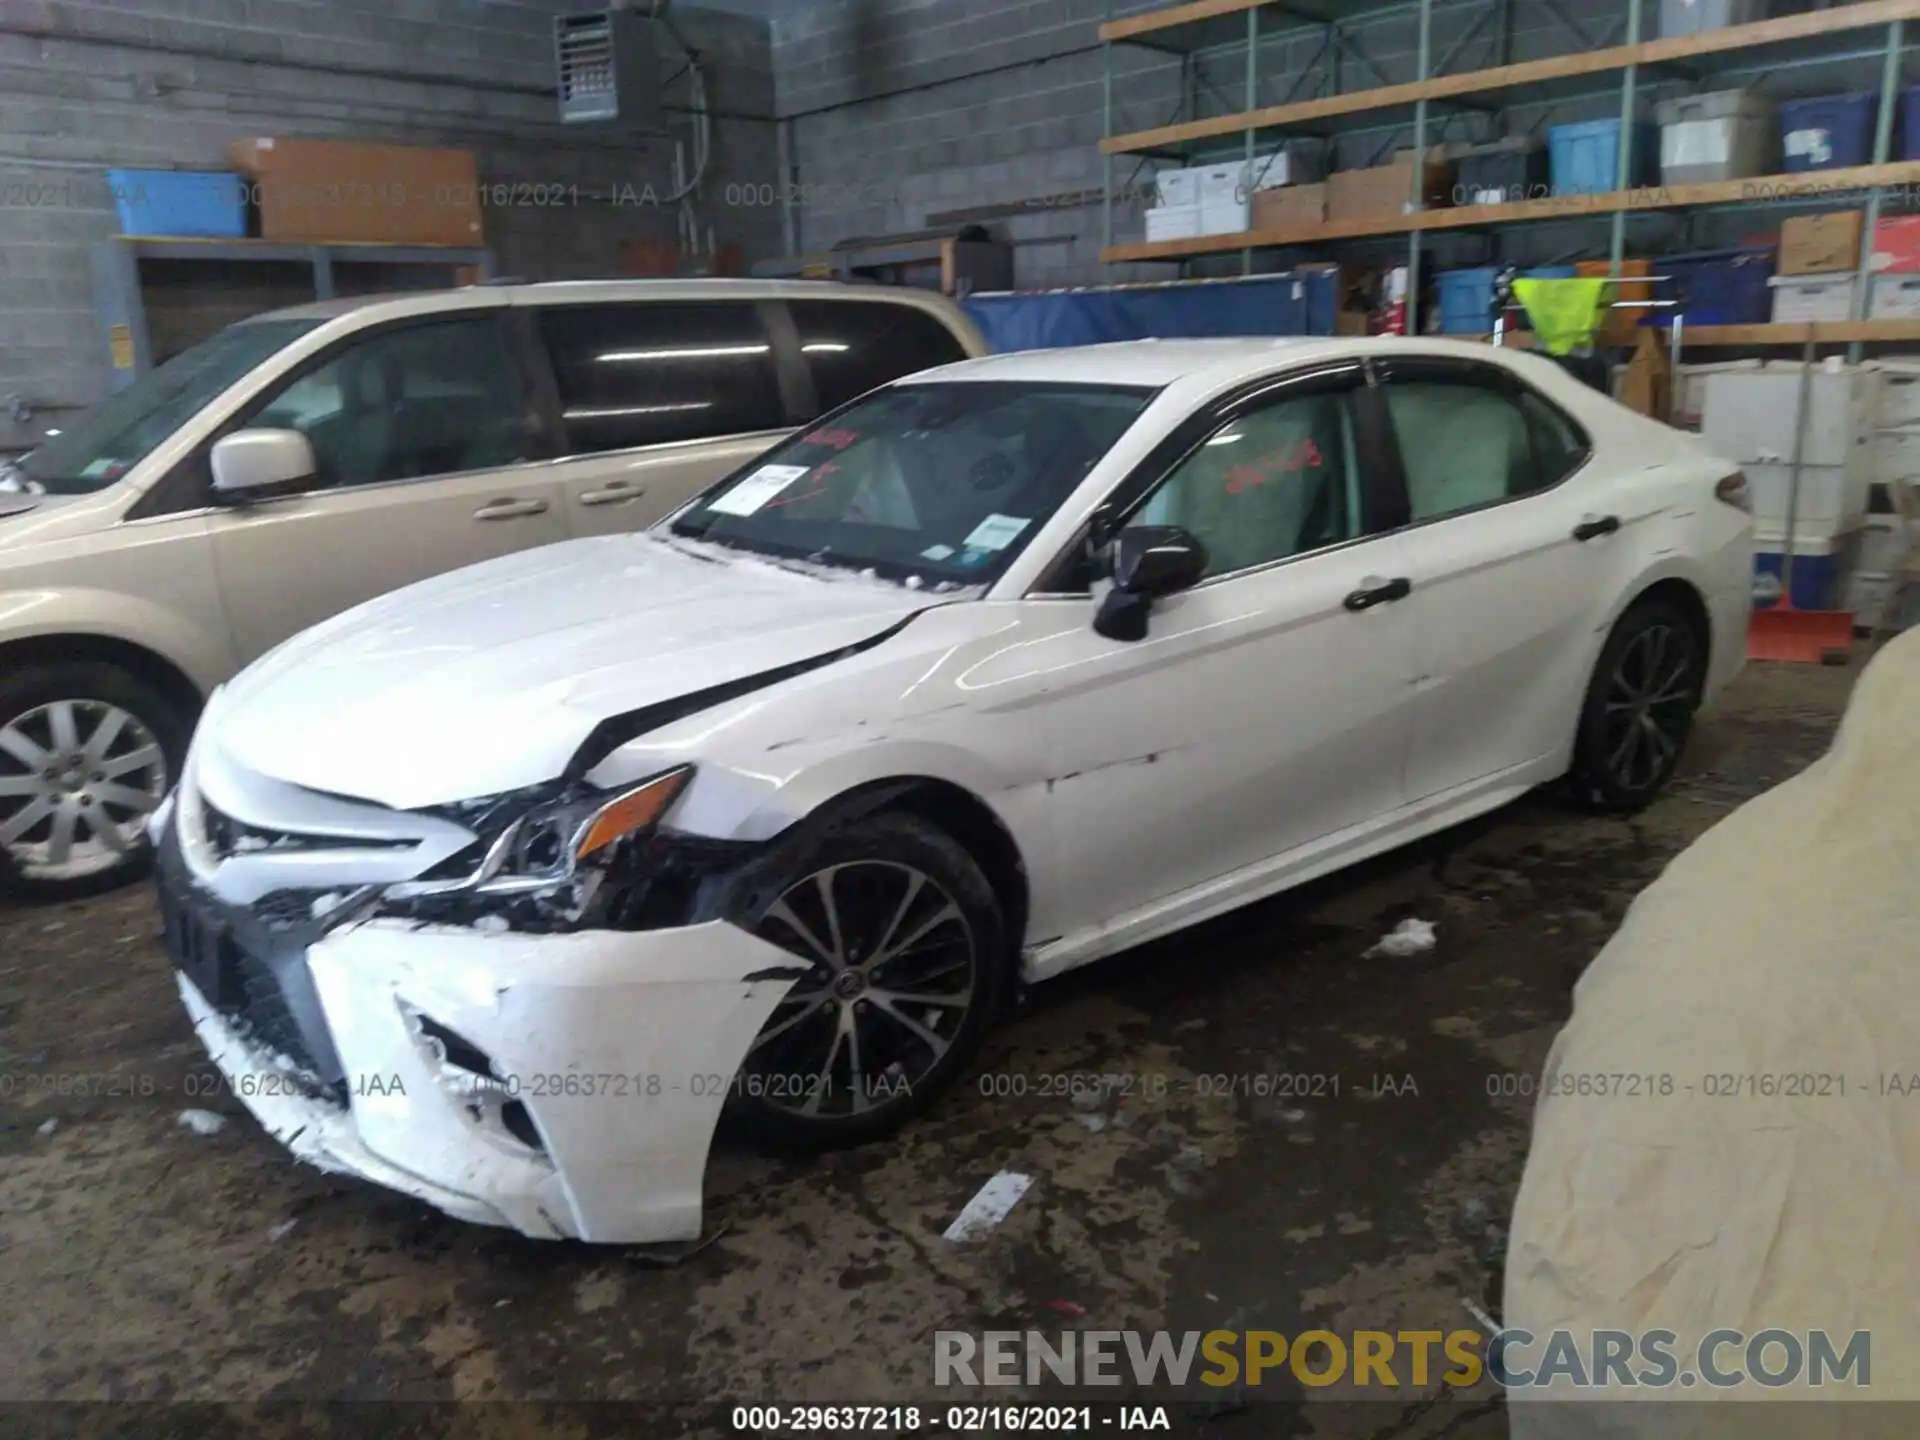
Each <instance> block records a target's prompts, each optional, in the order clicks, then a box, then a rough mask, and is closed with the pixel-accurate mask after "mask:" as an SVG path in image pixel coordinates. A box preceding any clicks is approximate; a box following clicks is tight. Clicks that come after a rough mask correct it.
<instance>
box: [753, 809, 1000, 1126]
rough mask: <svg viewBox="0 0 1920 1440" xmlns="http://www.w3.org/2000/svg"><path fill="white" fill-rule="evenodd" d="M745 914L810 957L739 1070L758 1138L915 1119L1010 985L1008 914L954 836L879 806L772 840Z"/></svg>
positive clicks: (963, 1058)
mask: <svg viewBox="0 0 1920 1440" xmlns="http://www.w3.org/2000/svg"><path fill="white" fill-rule="evenodd" d="M753 888H754V891H755V892H756V895H757V899H756V902H755V904H754V906H753V908H752V913H750V914H749V915H748V916H747V917H745V919H744V920H743V922H742V923H744V924H746V925H747V926H748V927H749V928H751V929H752V930H753V931H754V933H755V934H757V935H758V936H760V938H762V939H764V940H766V941H768V942H769V943H771V944H774V945H778V946H779V947H780V948H781V949H783V950H787V951H789V952H790V953H792V954H793V955H795V956H797V957H798V958H799V959H801V960H804V961H806V962H807V964H808V967H809V968H808V971H807V974H806V975H805V976H804V977H803V978H802V979H800V980H799V981H797V982H795V984H794V986H793V988H792V989H791V990H789V991H788V992H787V994H786V996H785V997H784V998H783V999H782V1000H781V1002H780V1004H779V1005H778V1006H777V1007H776V1008H775V1010H774V1012H773V1014H772V1016H771V1017H769V1019H768V1020H767V1023H766V1025H765V1026H764V1027H763V1028H762V1030H761V1032H760V1034H759V1035H758V1036H757V1037H756V1038H755V1040H754V1042H753V1045H752V1047H751V1048H750V1049H749V1051H748V1053H747V1057H746V1059H745V1060H744V1061H743V1062H742V1064H741V1067H740V1073H739V1077H738V1079H737V1080H736V1082H735V1094H734V1099H733V1107H734V1110H735V1113H736V1114H737V1115H738V1116H739V1118H740V1119H741V1120H742V1121H743V1122H744V1124H745V1125H746V1126H747V1128H749V1129H750V1130H751V1131H752V1132H753V1133H754V1134H755V1135H756V1136H757V1137H758V1138H760V1139H761V1140H762V1141H764V1142H766V1143H768V1144H771V1145H774V1146H776V1147H779V1148H784V1149H804V1150H817V1149H824V1148H831V1147H835V1146H841V1145H854V1144H859V1143H862V1142H864V1141H867V1140H872V1139H875V1138H877V1137H878V1136H881V1135H884V1134H886V1133H888V1132H890V1131H892V1130H895V1129H897V1128H899V1127H900V1126H901V1125H903V1124H905V1123H906V1122H907V1121H908V1120H909V1119H911V1118H912V1117H913V1116H915V1115H917V1114H919V1113H920V1112H921V1111H923V1110H924V1109H926V1108H927V1106H928V1105H930V1104H931V1103H932V1102H933V1100H934V1098H935V1097H936V1096H937V1095H939V1093H940V1092H941V1091H943V1090H944V1089H946V1087H947V1086H949V1085H951V1084H952V1083H953V1081H954V1080H955V1079H956V1078H957V1077H958V1075H959V1074H960V1072H961V1071H962V1070H963V1069H964V1068H965V1066H966V1065H967V1063H968V1061H969V1060H971V1059H972V1057H973V1055H974V1054H975V1052H977V1051H978V1049H979V1048H980V1043H981V1041H982V1040H983V1039H984V1038H985V1036H986V1033H987V1031H988V1030H989V1029H990V1028H991V1027H992V1025H993V1022H994V1019H995V1016H996V1015H997V1013H998V1011H999V1009H1000V1006H1001V1004H1002V1001H1003V997H1004V996H1005V994H1006V987H1007V980H1008V970H1009V965H1010V961H1009V951H1008V942H1007V935H1006V922H1005V918H1004V916H1003V915H1002V912H1001V908H1000V902H999V899H998V897H997V896H996V895H995V894H994V891H993V887H992V885H991V884H989V883H988V881H987V878H986V876H985V875H984V874H982V873H981V870H980V867H979V865H978V864H977V863H976V862H975V861H974V859H973V857H972V856H971V855H970V854H968V853H967V851H966V849H965V848H964V847H962V846H961V845H960V844H959V843H958V842H957V841H955V840H954V839H953V837H952V836H950V835H948V834H947V833H946V832H945V831H943V830H941V829H939V828H938V827H937V826H934V825H932V824H930V823H928V822H927V821H925V820H922V819H920V818H918V817H917V816H912V815H904V814H889V813H884V812H883V813H881V814H878V815H870V816H867V817H865V818H863V819H858V820H855V821H852V822H850V823H847V824H844V825H836V826H832V827H829V828H828V829H826V830H825V831H822V832H819V833H818V834H816V835H811V836H802V837H801V838H799V839H798V840H796V841H795V842H793V843H792V844H791V845H790V846H782V847H776V849H775V851H774V853H773V854H772V855H770V856H769V857H768V859H767V860H766V861H765V862H763V866H762V868H761V869H760V871H759V873H758V875H757V876H756V877H755V883H754V885H753Z"/></svg>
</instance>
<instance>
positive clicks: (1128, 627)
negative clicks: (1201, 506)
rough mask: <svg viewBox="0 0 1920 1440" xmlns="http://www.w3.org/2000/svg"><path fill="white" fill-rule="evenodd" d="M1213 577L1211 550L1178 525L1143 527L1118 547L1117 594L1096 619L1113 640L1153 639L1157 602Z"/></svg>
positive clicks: (1120, 540)
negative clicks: (1150, 619)
mask: <svg viewBox="0 0 1920 1440" xmlns="http://www.w3.org/2000/svg"><path fill="white" fill-rule="evenodd" d="M1206 573H1207V547H1206V546H1204V545H1202V544H1201V543H1200V541H1199V539H1198V537H1196V536H1194V535H1191V534H1189V533H1188V532H1187V531H1185V530H1182V529H1181V528H1180V527H1179V526H1178V525H1140V526H1136V527H1134V528H1132V529H1129V530H1122V531H1121V532H1120V536H1119V538H1118V539H1117V540H1116V541H1115V542H1114V558H1113V589H1112V590H1110V591H1108V592H1107V598H1106V599H1105V600H1104V601H1102V602H1101V605H1100V611H1099V613H1098V614H1097V615H1095V616H1094V617H1093V628H1094V630H1095V631H1096V632H1097V633H1099V634H1101V635H1104V636H1106V637H1107V639H1109V640H1144V639H1146V638H1147V613H1148V612H1149V611H1150V610H1151V609H1152V608H1153V602H1154V601H1155V600H1158V599H1161V598H1163V597H1165V596H1168V595H1173V594H1176V593H1178V592H1179V591H1182V590H1186V589H1189V588H1191V587H1192V586H1194V585H1197V584H1198V583H1199V582H1200V579H1201V577H1202V576H1204V575H1205V574H1206Z"/></svg>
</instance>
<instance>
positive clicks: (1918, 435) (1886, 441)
mask: <svg viewBox="0 0 1920 1440" xmlns="http://www.w3.org/2000/svg"><path fill="white" fill-rule="evenodd" d="M1872 455H1873V463H1872V466H1871V469H1872V472H1873V483H1874V484H1876V485H1886V484H1889V483H1891V482H1893V481H1895V480H1913V479H1916V478H1920V429H1907V430H1882V431H1880V432H1879V433H1878V434H1877V435H1875V436H1874V437H1873V450H1872Z"/></svg>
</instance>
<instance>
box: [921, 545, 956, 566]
mask: <svg viewBox="0 0 1920 1440" xmlns="http://www.w3.org/2000/svg"><path fill="white" fill-rule="evenodd" d="M920 558H921V559H922V560H931V561H933V562H934V563H935V564H938V563H939V562H940V561H942V560H949V559H952V558H953V546H951V545H929V546H928V547H927V548H926V549H924V550H922V551H921V552H920Z"/></svg>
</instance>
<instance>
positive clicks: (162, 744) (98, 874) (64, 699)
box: [0, 662, 191, 900]
mask: <svg viewBox="0 0 1920 1440" xmlns="http://www.w3.org/2000/svg"><path fill="white" fill-rule="evenodd" d="M190 727H191V720H190V718H189V717H188V716H187V715H186V714H185V713H183V711H182V709H181V707H180V706H179V705H178V704H177V703H176V702H174V701H173V700H172V699H170V698H169V697H168V696H166V695H165V694H163V693H162V692H160V691H159V690H157V689H155V688H154V687H153V686H151V685H148V684H147V683H146V682H144V681H142V680H140V679H138V678H136V677H135V676H133V675H130V674H128V673H127V672H126V671H124V670H122V669H120V668H119V667H118V666H115V665H108V664H99V663H90V662H79V663H73V664H60V665H46V666H41V667H38V668H33V669H28V670H26V671H24V672H22V673H21V674H18V675H13V676H8V677H7V678H6V679H4V680H0V890H5V891H7V892H10V893H12V894H14V895H17V896H20V897H22V898H26V899H36V900H60V899H69V898H72V897H75V896H79V895H87V894H93V893H96V892H98V891H102V890H108V889H111V888H113V887H114V886H116V885H120V884H123V883H125V882H126V881H129V880H132V879H134V878H135V877H136V876H138V875H139V874H140V873H141V871H142V870H143V869H144V868H145V866H146V862H147V860H148V858H149V847H148V844H147V834H146V825H147V817H148V816H149V815H150V814H152V812H153V811H154V809H155V808H156V807H157V806H158V805H159V804H160V802H161V800H163V799H164V798H165V797H166V794H167V790H168V789H169V787H170V786H171V785H172V784H173V781H174V777H175V776H176V775H177V774H178V773H179V768H180V761H181V758H182V756H183V755H184V754H185V751H186V744H187V738H188V735H189V733H190Z"/></svg>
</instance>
